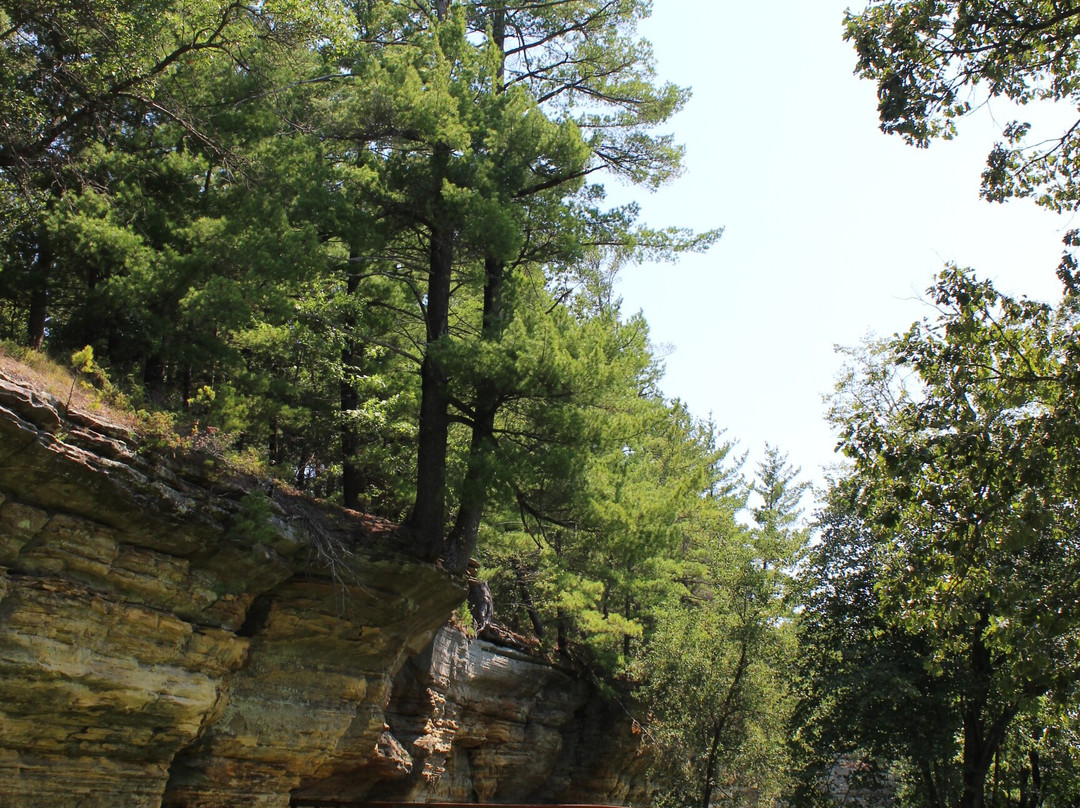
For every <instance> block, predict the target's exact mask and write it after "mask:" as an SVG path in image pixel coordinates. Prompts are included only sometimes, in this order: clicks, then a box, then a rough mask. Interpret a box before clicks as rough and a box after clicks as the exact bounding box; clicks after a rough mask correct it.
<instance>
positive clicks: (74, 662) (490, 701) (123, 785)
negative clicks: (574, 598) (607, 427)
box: [0, 373, 644, 808]
mask: <svg viewBox="0 0 1080 808" xmlns="http://www.w3.org/2000/svg"><path fill="white" fill-rule="evenodd" d="M252 498H255V499H252ZM253 502H255V503H256V504H257V505H258V508H256V509H254V512H257V513H259V514H261V516H260V518H261V519H262V522H261V523H260V524H257V525H255V527H252V524H251V513H252V512H253V511H252V509H251V508H250V507H249V506H250V505H251V504H252V503H253ZM395 539H396V533H395V530H394V529H393V526H391V525H388V524H386V523H384V522H381V521H379V520H377V519H374V518H372V517H365V516H361V515H359V514H353V513H351V512H344V511H340V510H334V509H331V508H327V507H323V506H318V505H315V504H313V503H309V502H306V501H303V500H300V499H298V498H295V497H289V496H285V495H283V494H281V493H280V492H277V493H272V494H269V495H268V494H267V493H266V492H265V491H264V490H262V489H261V488H260V487H259V484H258V483H257V482H256V481H254V480H246V481H245V480H242V479H237V478H235V477H232V476H230V475H229V474H228V473H227V472H226V471H224V470H223V469H221V468H220V464H218V463H217V462H216V461H213V460H212V458H206V457H199V456H190V457H179V458H174V457H171V456H168V455H163V454H155V453H154V452H149V451H144V450H143V449H142V448H140V445H139V442H138V438H137V436H136V435H134V434H133V433H132V432H131V431H130V430H127V429H125V428H124V427H122V426H119V425H117V424H111V423H109V422H107V421H105V420H103V419H101V418H99V417H97V416H95V415H91V414H86V413H78V412H75V413H67V412H65V408H64V406H63V403H62V402H59V401H56V400H55V399H53V398H51V397H49V396H47V395H43V394H41V393H38V392H36V391H34V390H33V389H31V388H29V387H27V386H26V385H25V384H22V383H20V382H19V381H18V380H17V379H13V378H8V377H6V376H4V375H3V374H2V373H0V798H2V799H0V805H3V806H4V808H41V807H42V806H49V808H54V807H55V808H67V806H71V807H72V808H74V807H76V806H77V807H78V808H115V807H116V806H124V808H143V807H144V806H145V807H146V808H151V807H153V808H157V806H162V805H164V806H171V807H172V808H231V807H233V806H235V808H240V807H241V806H243V808H252V807H253V806H254V807H255V808H284V806H287V805H289V803H290V800H291V799H292V798H293V797H294V796H297V795H319V794H321V795H324V796H332V797H337V798H343V799H356V798H359V797H363V796H365V795H367V796H373V797H374V796H378V797H380V798H385V797H391V796H393V797H397V798H408V799H416V800H438V799H442V800H446V799H452V800H465V801H469V800H482V801H524V800H530V799H558V798H560V797H562V796H564V795H571V794H572V795H575V797H576V798H577V799H578V800H580V801H611V800H612V799H613V798H615V797H628V796H635V798H636V797H638V796H640V795H641V794H643V793H644V792H641V791H640V789H639V791H638V792H635V791H634V788H635V787H636V786H635V785H634V783H637V782H639V781H640V780H641V778H640V776H639V775H640V767H638V768H634V766H635V765H636V764H634V763H633V761H635V760H637V745H636V741H635V739H634V738H632V737H631V736H630V734H629V730H628V731H627V733H626V736H627V737H626V739H623V738H622V737H621V736H618V738H617V742H616V744H615V747H614V748H616V749H618V750H619V752H618V754H620V755H623V756H624V757H626V758H627V760H629V761H631V763H630V764H626V762H625V761H622V762H617V761H613V760H610V759H605V757H604V752H603V750H604V749H611V748H613V747H612V744H611V741H612V738H613V737H615V736H613V735H612V731H611V728H612V725H615V726H620V727H621V726H626V727H629V722H628V721H627V720H613V719H612V716H611V715H610V714H605V713H603V712H602V711H601V712H597V709H598V708H597V707H595V703H596V699H595V698H593V694H591V693H590V691H589V688H588V687H587V686H586V685H585V684H584V683H583V682H581V681H580V680H579V679H577V678H575V677H574V676H573V675H571V674H570V673H568V672H566V671H562V670H559V669H557V668H556V667H553V666H552V665H550V664H547V663H545V662H543V661H541V660H537V659H532V658H529V657H528V656H525V655H523V654H521V653H520V652H517V651H513V650H510V649H505V648H500V647H497V646H495V645H492V644H490V643H486V642H479V641H473V642H469V641H468V640H467V639H466V638H465V636H464V635H463V634H462V632H460V631H459V630H456V629H450V628H443V629H442V630H440V626H442V625H443V624H444V623H445V622H446V620H447V618H448V617H449V615H450V614H451V613H452V611H453V609H454V608H455V607H456V606H457V605H458V604H459V603H460V602H461V600H462V599H463V597H464V594H465V592H464V587H463V584H462V582H461V581H460V580H455V579H452V578H451V577H450V576H448V575H447V574H445V573H444V572H443V571H442V570H441V569H439V568H437V567H434V566H432V565H430V564H422V563H419V562H417V561H416V560H414V559H412V558H410V557H409V555H408V554H407V553H405V552H402V550H401V549H400V548H398V547H396V546H395V544H394V543H395ZM328 558H330V559H331V560H332V561H333V566H334V568H335V569H336V571H337V572H338V573H339V576H340V577H341V579H342V580H343V581H344V582H342V581H339V580H334V579H333V577H332V576H331V575H330V574H329V570H328V569H327V564H326V563H325V561H326V559H328ZM320 559H321V560H322V561H320ZM620 731H621V730H620ZM616 735H617V733H616ZM623 740H626V741H627V743H626V744H623ZM598 768H599V769H600V770H602V771H603V772H606V773H598V771H597V769H598Z"/></svg>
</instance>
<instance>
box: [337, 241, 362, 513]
mask: <svg viewBox="0 0 1080 808" xmlns="http://www.w3.org/2000/svg"><path fill="white" fill-rule="evenodd" d="M357 257H358V256H357V253H356V251H355V250H352V251H350V255H349V266H350V272H349V277H348V281H347V283H346V287H345V291H346V294H347V295H348V297H349V305H352V298H353V297H354V295H355V294H356V291H357V290H358V289H359V288H360V276H359V275H358V274H357V273H355V272H352V271H351V267H352V266H353V265H354V261H355V260H356V259H357ZM342 325H343V326H344V330H345V345H344V347H343V348H342V349H341V390H340V393H341V416H342V418H341V499H342V504H343V505H344V506H345V507H346V508H353V509H356V508H357V507H359V505H360V491H361V490H362V488H363V483H362V480H361V478H360V468H359V466H357V464H356V457H357V455H358V454H359V452H360V436H359V433H358V432H357V429H356V424H355V422H354V421H353V420H352V418H351V417H350V415H349V413H352V412H354V411H355V410H356V408H357V407H359V405H360V397H359V396H358V395H357V393H356V385H355V384H353V381H352V374H353V372H354V370H355V368H356V359H357V356H356V354H357V346H356V340H355V339H354V336H353V331H354V329H355V328H356V317H355V316H354V315H353V313H352V310H351V309H350V310H349V312H348V314H346V316H345V321H344V323H342Z"/></svg>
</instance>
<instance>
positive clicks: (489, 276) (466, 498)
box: [447, 256, 506, 572]
mask: <svg viewBox="0 0 1080 808" xmlns="http://www.w3.org/2000/svg"><path fill="white" fill-rule="evenodd" d="M505 274H506V265H505V264H504V263H503V262H502V261H498V260H496V259H495V258H492V257H490V256H488V258H487V259H486V260H485V261H484V314H483V330H482V334H481V336H482V339H483V340H484V341H485V342H498V341H499V340H500V339H501V338H502V332H503V310H502V309H503V305H502V297H503V283H504V280H505ZM499 403H500V398H499V391H498V389H497V388H496V385H495V383H494V381H493V380H491V379H484V380H482V381H481V382H480V384H479V385H478V386H477V389H476V399H475V401H474V402H473V423H472V436H471V438H470V441H469V456H468V460H467V464H466V468H465V479H464V481H463V482H462V486H461V506H460V507H459V508H458V514H457V519H456V520H455V522H454V529H453V530H452V531H451V533H450V545H449V548H448V555H447V568H448V569H450V570H453V571H455V572H460V571H462V570H464V569H465V565H467V564H468V563H469V559H470V558H471V557H472V554H473V551H474V550H475V549H476V541H477V537H478V534H479V532H480V521H481V519H482V518H483V516H484V504H485V500H486V499H487V491H488V487H489V486H490V485H491V478H492V476H493V475H492V470H491V465H490V463H489V462H488V461H489V459H490V456H491V452H492V451H493V450H494V448H495V438H494V432H495V415H496V413H497V412H498V409H499Z"/></svg>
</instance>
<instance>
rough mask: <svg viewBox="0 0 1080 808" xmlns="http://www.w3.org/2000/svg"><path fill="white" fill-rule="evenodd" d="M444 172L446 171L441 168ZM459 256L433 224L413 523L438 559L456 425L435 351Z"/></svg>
mask: <svg viewBox="0 0 1080 808" xmlns="http://www.w3.org/2000/svg"><path fill="white" fill-rule="evenodd" d="M448 157H449V152H448V150H447V149H446V147H439V148H437V149H436V154H435V160H436V162H437V163H438V162H440V161H441V162H442V163H443V165H445V161H446V159H448ZM437 173H438V174H441V173H442V172H437ZM453 261H454V249H453V234H452V232H450V230H449V229H440V228H433V229H432V232H431V243H430V265H429V268H428V290H427V308H426V309H425V311H424V320H425V327H426V332H427V347H426V350H425V353H424V359H423V362H422V364H421V365H420V418H419V424H418V427H419V428H418V435H417V445H416V449H417V452H416V500H415V502H414V504H413V511H412V514H411V516H410V518H409V523H408V525H409V528H410V529H411V530H412V533H413V536H414V538H415V540H416V542H417V543H418V547H417V549H418V550H419V552H420V555H421V557H423V558H425V559H427V560H429V561H435V560H437V559H439V558H440V557H442V555H443V551H444V549H445V541H444V538H443V530H444V528H445V519H446V447H447V438H448V432H449V428H450V420H449V416H448V408H449V401H448V397H447V391H446V376H445V374H444V373H443V369H442V367H441V366H440V363H439V362H438V360H437V359H436V357H435V356H433V352H434V351H436V350H437V345H438V343H439V341H440V340H443V339H445V338H446V337H447V336H448V334H449V330H450V329H449V318H450V280H451V274H452V268H453Z"/></svg>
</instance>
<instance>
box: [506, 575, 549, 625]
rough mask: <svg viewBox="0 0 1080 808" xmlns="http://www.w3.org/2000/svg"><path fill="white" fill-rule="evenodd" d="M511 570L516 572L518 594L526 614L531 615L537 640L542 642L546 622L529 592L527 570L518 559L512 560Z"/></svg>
mask: <svg viewBox="0 0 1080 808" xmlns="http://www.w3.org/2000/svg"><path fill="white" fill-rule="evenodd" d="M510 568H511V569H512V570H513V571H514V580H515V581H516V582H517V587H518V592H519V593H520V595H521V602H522V603H523V604H524V606H525V612H526V613H527V614H528V615H529V621H530V622H531V623H532V627H533V633H534V634H535V635H536V638H537V639H540V640H542V639H543V638H544V622H543V621H542V620H541V619H540V612H538V611H537V609H536V604H535V603H533V599H532V593H530V592H529V584H528V581H526V580H525V568H524V567H523V566H522V564H521V562H520V561H518V560H517V559H516V558H515V559H513V560H511V562H510Z"/></svg>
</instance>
